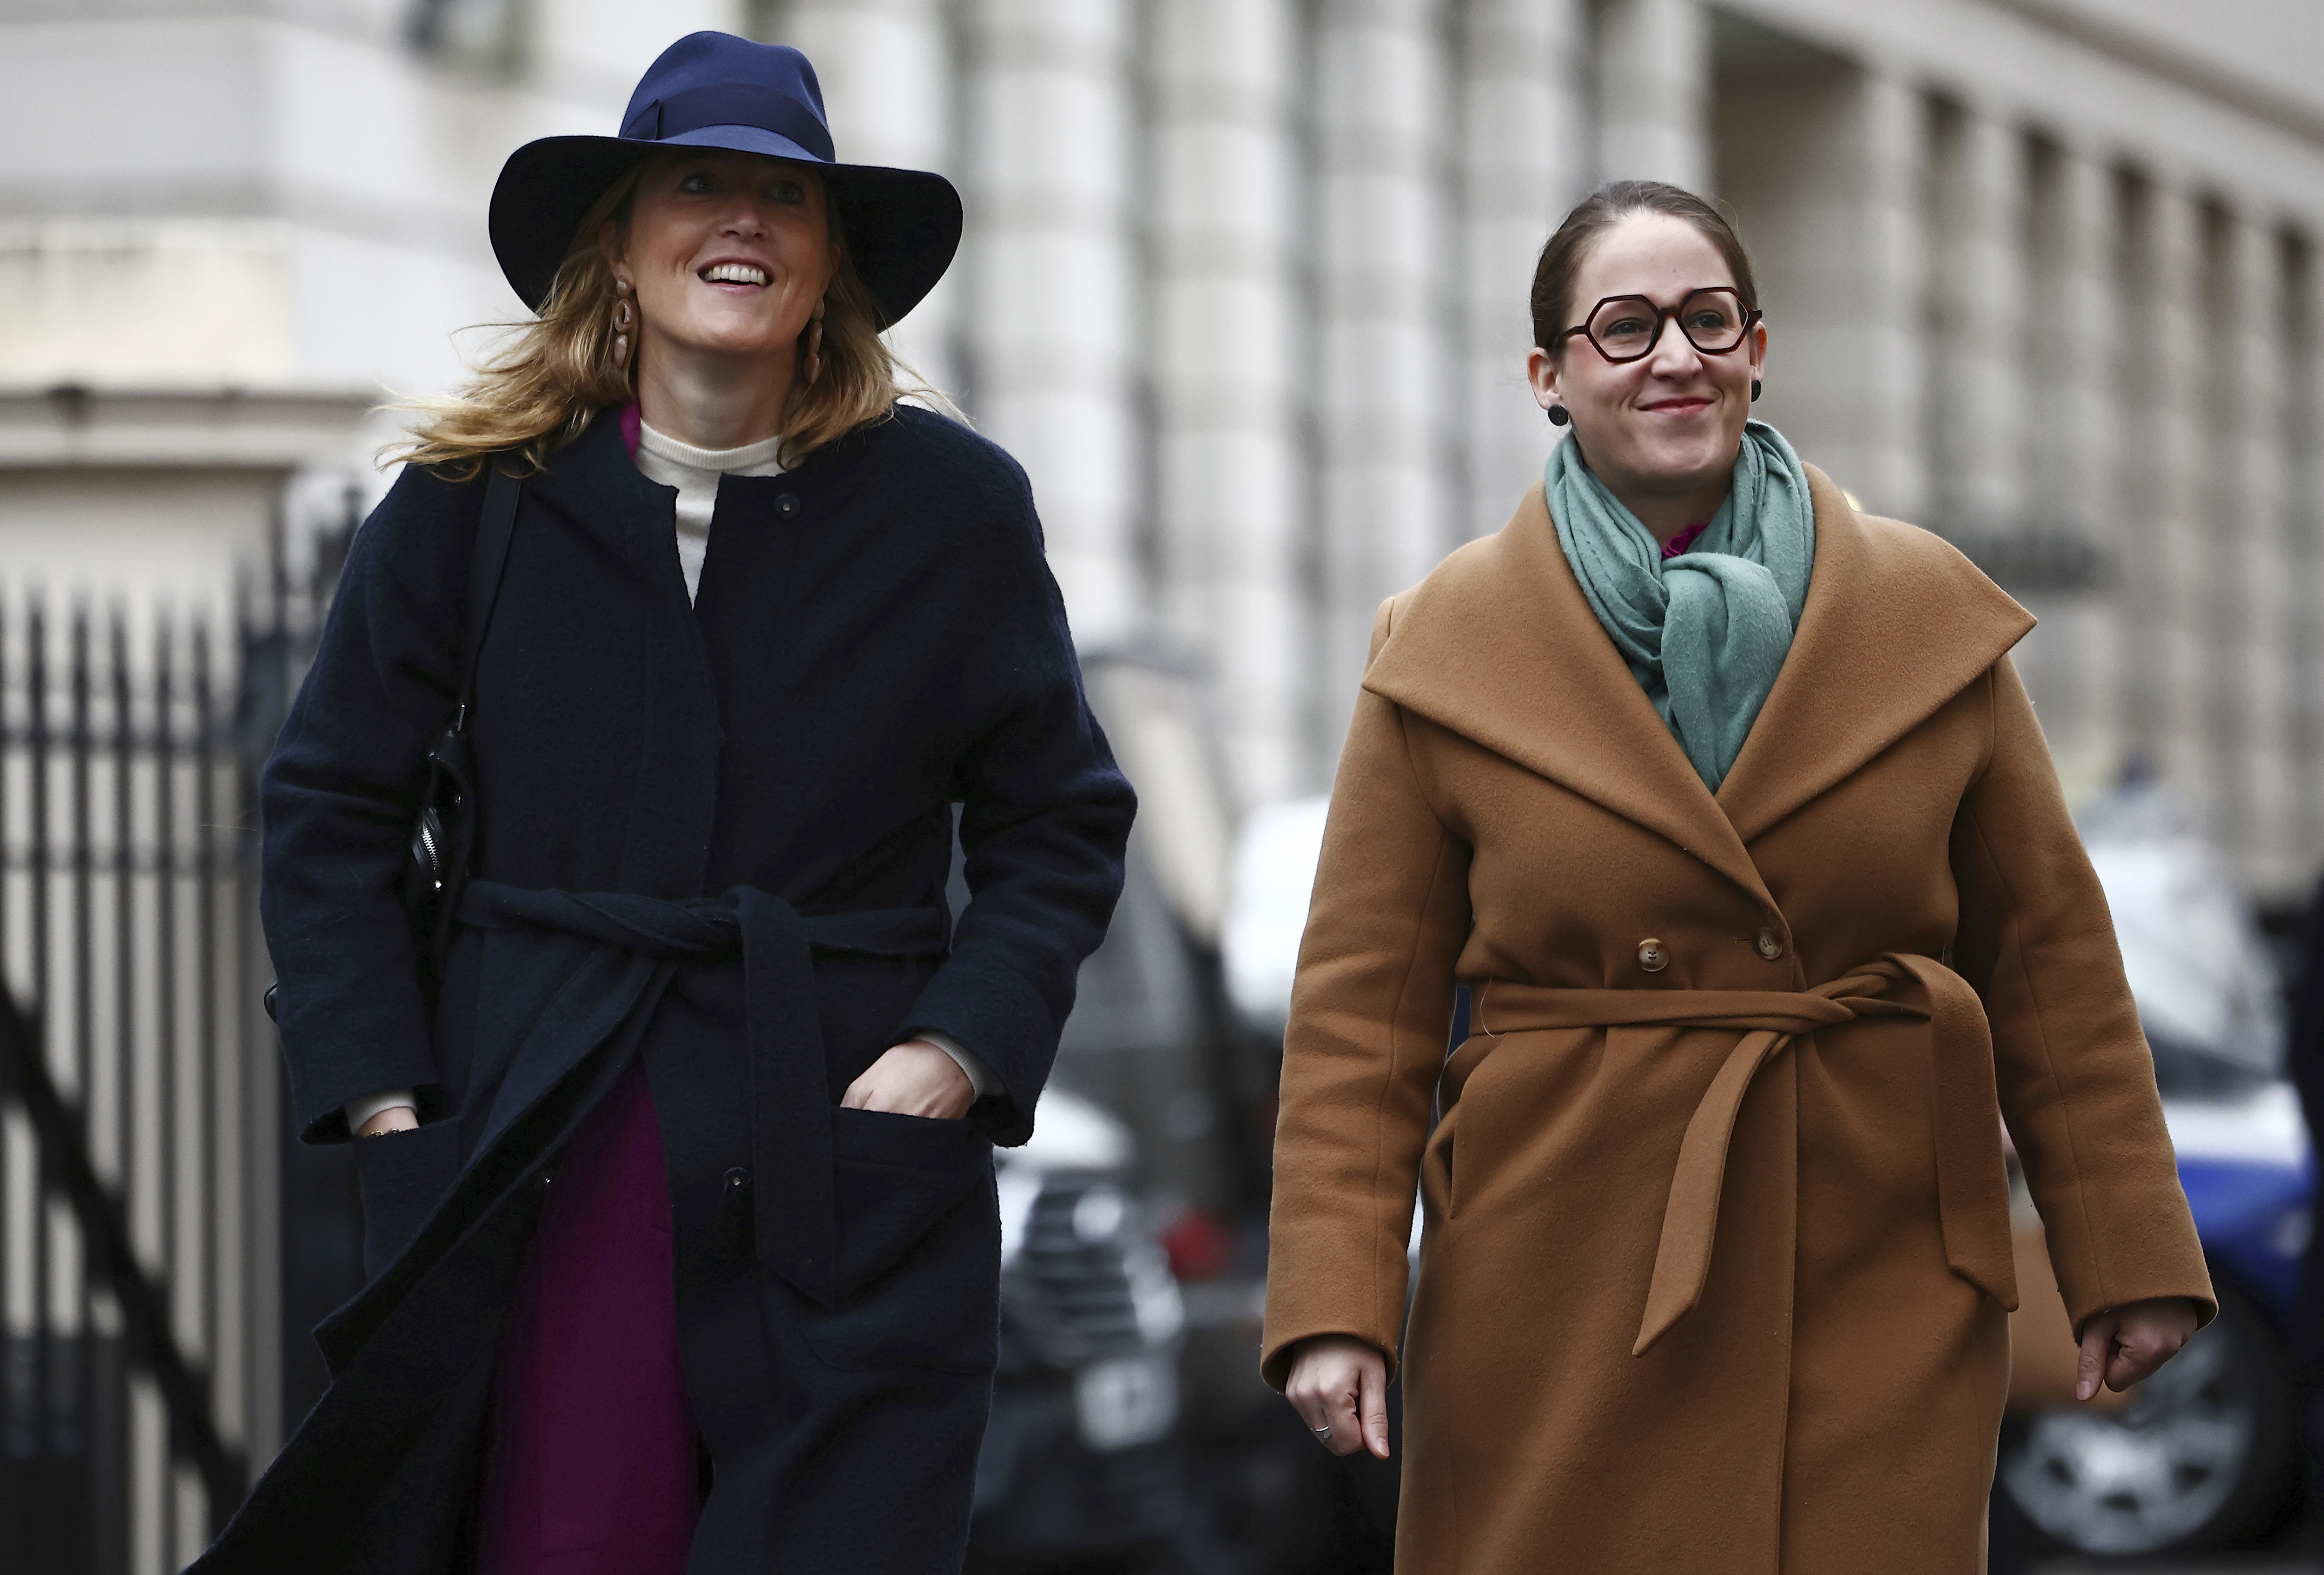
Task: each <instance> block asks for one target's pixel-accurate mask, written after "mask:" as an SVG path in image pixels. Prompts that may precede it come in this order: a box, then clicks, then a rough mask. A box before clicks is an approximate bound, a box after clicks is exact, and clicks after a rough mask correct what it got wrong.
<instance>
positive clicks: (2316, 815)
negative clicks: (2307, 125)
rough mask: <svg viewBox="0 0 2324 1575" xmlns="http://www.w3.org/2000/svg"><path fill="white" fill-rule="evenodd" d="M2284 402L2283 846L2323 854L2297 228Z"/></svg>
mask: <svg viewBox="0 0 2324 1575" xmlns="http://www.w3.org/2000/svg"><path fill="white" fill-rule="evenodd" d="M2286 263H2287V267H2286V270H2285V275H2284V286H2285V289H2284V318H2285V321H2284V341H2285V345H2286V350H2287V357H2286V366H2287V372H2288V375H2287V378H2286V382H2287V387H2286V390H2285V394H2286V397H2285V401H2284V410H2283V417H2284V423H2283V432H2284V476H2285V503H2284V565H2283V594H2284V602H2285V606H2286V608H2287V610H2288V612H2287V616H2286V619H2285V640H2286V643H2287V646H2288V648H2289V649H2288V651H2287V655H2286V658H2285V676H2286V678H2287V680H2288V686H2289V695H2288V696H2287V698H2288V705H2287V720H2286V724H2285V731H2286V735H2287V736H2286V740H2285V742H2286V749H2287V754H2288V760H2287V767H2286V769H2288V770H2289V772H2290V773H2291V778H2292V784H2293V793H2292V827H2291V830H2290V833H2289V834H2288V835H2289V848H2290V852H2291V856H2292V858H2293V859H2295V860H2297V861H2299V863H2300V865H2301V868H2303V869H2307V870H2314V869H2315V868H2316V867H2317V864H2318V862H2319V860H2324V793H2319V792H2318V791H2317V790H2316V787H2315V785H2316V784H2317V783H2319V782H2324V337H2319V325H2324V291H2319V270H2318V267H2317V244H2316V237H2315V236H2314V235H2313V234H2310V235H2302V236H2301V238H2300V241H2299V244H2297V246H2296V247H2295V248H2293V249H2292V252H2291V254H2290V255H2289V256H2288V257H2287V259H2286Z"/></svg>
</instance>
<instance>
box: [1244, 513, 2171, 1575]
mask: <svg viewBox="0 0 2324 1575" xmlns="http://www.w3.org/2000/svg"><path fill="white" fill-rule="evenodd" d="M1809 474H1810V479H1811V483H1812V488H1813V493H1814V498H1815V511H1816V531H1817V540H1816V557H1815V572H1814V576H1813V579H1812V584H1811V585H1810V589H1809V594H1808V600H1807V604H1806V607H1805V610H1804V611H1803V613H1802V615H1801V620H1800V627H1799V631H1798V633H1797V636H1796V638H1795V640H1794V643H1793V646H1792V649H1791V654H1790V657H1789V659H1788V660H1787V661H1786V663H1785V665H1784V670H1783V673H1782V676H1781V677H1779V679H1778V680H1777V682H1776V684H1775V689H1774V690H1773V692H1772V693H1771V694H1770V695H1768V698H1767V702H1766V706H1765V708H1764V709H1763V710H1762V711H1761V713H1760V714H1759V717H1758V720H1757V723H1756V724H1755V726H1754V727H1753V729H1752V731H1751V734H1750V737H1749V739H1748V741H1747V742H1746V743H1745V745H1744V748H1743V751H1742V754H1741V755H1740V757H1739V758H1738V760H1736V762H1735V768H1734V769H1733V770H1732V771H1731V772H1730V773H1729V776H1728V778H1727V780H1726V782H1725V783H1724V785H1723V786H1722V787H1721V788H1720V792H1719V793H1718V795H1717V797H1715V798H1714V797H1713V796H1712V795H1711V793H1709V792H1708V791H1706V790H1705V789H1704V788H1703V785H1702V783H1701V779H1700V778H1697V777H1696V776H1695V774H1694V772H1693V770H1692V769H1691V768H1690V767H1689V766H1688V764H1687V760H1686V757H1685V755H1684V754H1683V752H1681V751H1680V749H1679V746H1678V744H1677V742H1676V741H1674V739H1673V738H1672V736H1671V734H1670V732H1669V730H1668V729H1667V728H1666V727H1665V725H1664V724H1663V723H1662V722H1661V720H1660V719H1659V718H1657V717H1656V715H1655V712H1654V709H1653V707H1652V705H1650V704H1649V703H1648V702H1647V699H1646V695H1645V693H1644V691H1643V690H1642V689H1641V688H1640V687H1639V686H1638V683H1637V680H1636V679H1635V678H1634V677H1631V675H1630V673H1629V671H1628V668H1625V667H1624V665H1623V663H1622V661H1621V659H1620V658H1619V657H1618V655H1617V653H1616V651H1615V649H1614V647H1613V644H1612V643H1611V641H1610V640H1609V639H1608V638H1607V636H1606V634H1605V632H1604V631H1603V630H1602V629H1601V628H1600V625H1599V623H1598V621H1597V619H1596V618H1595V616H1594V615H1593V614H1592V613H1591V609H1590V606H1589V604H1588V603H1587V602H1586V601H1584V599H1583V597H1582V590H1581V587H1580V585H1578V584H1577V583H1576V581H1575V580H1574V577H1573V575H1572V571H1571V570H1570V569H1569V568H1568V567H1567V566H1566V562H1565V557H1564V554H1563V551H1562V550H1561V549H1560V548H1559V546H1558V541H1557V536H1556V531H1555V529H1554V526H1553V525H1552V524H1551V521H1550V518H1549V515H1548V513H1547V512H1546V511H1545V507H1544V503H1543V500H1542V493H1541V492H1540V490H1539V489H1538V488H1536V489H1535V491H1534V492H1533V493H1531V494H1529V495H1528V496H1527V497H1526V501H1525V502H1524V503H1523V505H1522V506H1521V507H1520V508H1519V509H1518V511H1517V516H1516V518H1515V519H1513V520H1511V521H1510V523H1509V525H1508V527H1507V529H1505V530H1502V531H1501V533H1500V534H1499V536H1496V537H1491V538H1489V539H1485V540H1482V541H1478V542H1475V543H1472V544H1471V545H1470V546H1468V547H1466V548H1462V549H1461V550H1460V551H1459V552H1456V553H1455V554H1453V555H1452V557H1450V558H1448V559H1447V560H1446V561H1445V562H1444V564H1443V566H1441V567H1439V568H1438V569H1437V570H1436V572H1435V573H1434V574H1433V575H1431V576H1429V577H1428V578H1427V579H1426V580H1425V581H1424V582H1423V583H1422V584H1421V585H1418V586H1416V587H1415V588H1414V589H1413V590H1410V591H1407V592H1406V593H1405V594H1402V595H1400V596H1397V598H1395V599H1394V600H1393V601H1391V602H1390V603H1388V604H1387V605H1386V606H1384V607H1382V608H1381V610H1380V617H1379V625H1378V629H1377V631H1376V634H1375V641H1374V647H1373V657H1372V660H1371V663H1370V666H1369V669H1368V670H1367V672H1366V674H1365V677H1364V685H1363V691H1362V693H1361V695H1360V697H1359V699H1358V702H1357V709H1356V714H1355V719H1354V722H1353V724H1352V726H1351V730H1350V732H1349V736H1348V741H1347V747H1346V751H1345V753H1344V755H1343V756H1342V760H1341V763H1340V773H1339V779H1338V783H1337V786H1336V787H1335V788H1334V789H1333V800H1332V809H1331V817H1330V823H1329V829H1328V830H1327V831H1326V833H1325V835H1324V843H1323V863H1322V867H1321V870H1320V871H1319V873H1318V875H1317V879H1316V884H1315V897H1314V908H1313V910H1312V912H1311V914H1310V916H1309V919H1308V925H1307V933H1306V938H1305V943H1304V945H1303V947H1302V951H1301V956H1300V968H1299V976H1298V983H1297V987H1296V992H1295V995H1294V999H1293V1004H1292V1013H1291V1025H1290V1030H1289V1034H1288V1036H1287V1038H1286V1045H1285V1059H1284V1071H1283V1104H1282V1118H1281V1123H1280V1125H1279V1127H1278V1128H1277V1145H1276V1192H1275V1207H1274V1220H1273V1258H1272V1265H1271V1268H1270V1271H1269V1275H1268V1305H1267V1333H1266V1349H1265V1364H1266V1371H1267V1373H1268V1377H1269V1379H1270V1380H1271V1381H1273V1382H1274V1383H1276V1384H1277V1385H1278V1386H1280V1385H1281V1383H1282V1382H1283V1380H1284V1377H1285V1376H1286V1369H1287V1367H1288V1355H1287V1351H1286V1348H1287V1347H1288V1346H1289V1345H1290V1344H1291V1342H1293V1341H1295V1340H1299V1339H1300V1338H1302V1337H1303V1336H1306V1335H1311V1334H1321V1333H1326V1332H1343V1333H1348V1334H1353V1335H1356V1336H1359V1337H1360V1338H1362V1339H1363V1340H1368V1341H1370V1342H1371V1343H1372V1344H1374V1345H1377V1346H1379V1348H1381V1349H1383V1350H1386V1351H1388V1352H1389V1353H1390V1354H1391V1358H1392V1359H1393V1357H1394V1356H1395V1354H1396V1353H1397V1349H1398V1346H1399V1337H1403V1339H1402V1346H1403V1365H1402V1373H1403V1381H1404V1386H1405V1412H1404V1418H1405V1420H1404V1433H1403V1439H1402V1448H1403V1453H1404V1499H1403V1510H1402V1515H1401V1520H1400V1524H1399V1526H1398V1531H1397V1569H1398V1570H1399V1571H1403V1572H1405V1575H1437V1572H1443V1575H1452V1572H1454V1571H1458V1572H1459V1575H1519V1572H1520V1571H1522V1572H1525V1575H1536V1572H1538V1571H1541V1570H1575V1571H1601V1570H1602V1571H1620V1572H1621V1575H1660V1572H1668V1575H1703V1572H1704V1571H1711V1570H1716V1571H1719V1572H1720V1575H1775V1572H1778V1571H1780V1572H1782V1575H1864V1572H1865V1571H1867V1570H1880V1571H1882V1572H1883V1575H1970V1572H1972V1571H1975V1570H1979V1569H1980V1568H1982V1564H1983V1557H1984V1551H1983V1544H1984V1527H1985V1501H1986V1494H1987V1487H1988V1484H1989V1483H1990V1481H1991V1479H1992V1474H1993V1461H1994V1449H1995V1436H1996V1433H1997V1429H1998V1426H1999V1423H2000V1420H2001V1410H2002V1402H2003V1398H2004V1395H2005V1394H2006V1388H2007V1384H2008V1374H2009V1345H2008V1328H2007V1316H2006V1309H2007V1308H2008V1307H2010V1306H2011V1305H2013V1304H2014V1303H2015V1299H2016V1298H2015V1281H2014V1270H2013V1266H2012V1261H2011V1242H2010V1230H2009V1213H2008V1200H2007V1190H2006V1181H2005V1173H2004V1169H2003V1157H2002V1146H2001V1118H2003V1117H2005V1116H2006V1119H2007V1121H2008V1124H2009V1129H2010V1131H2011V1133H2012V1134H2013V1135H2014V1136H2015V1139H2016V1142H2017V1146H2018V1149H2019V1152H2020V1153H2021V1154H2022V1156H2024V1164H2025V1170H2026V1176H2027V1180H2028V1182H2029V1183H2030V1184H2031V1186H2032V1189H2033V1198H2034V1200H2035V1202H2036V1203H2037V1204H2038V1205H2039V1207H2040V1209H2041V1211H2042V1214H2043V1219H2044V1220H2046V1221H2047V1222H2048V1226H2049V1239H2050V1245H2051V1252H2052V1257H2053V1259H2054V1261H2055V1264H2056V1267H2057V1271H2058V1279H2059V1284H2060V1285H2061V1287H2062V1289H2063V1291H2064V1293H2065V1298H2066V1302H2067V1305H2068V1307H2069V1308H2070V1311H2071V1313H2072V1314H2073V1317H2074V1321H2075V1324H2076V1326H2077V1327H2078V1328H2079V1327H2080V1323H2081V1322H2082V1321H2083V1320H2085V1319H2086V1318H2088V1317H2089V1315H2090V1314H2091V1313H2096V1312H2098V1311H2099V1310H2100V1309H2102V1308H2106V1307H2109V1306H2114V1305H2116V1304H2119V1303H2125V1302H2130V1301H2135V1300H2138V1299H2140V1298H2144V1297H2149V1296H2188V1297H2192V1298H2195V1299H2196V1300H2197V1301H2198V1302H2199V1303H2201V1305H2202V1307H2203V1309H2204V1316H2205V1317H2207V1318H2208V1317H2209V1313H2210V1309H2211V1306H2212V1303H2211V1288H2210V1283H2209V1278H2208V1277H2207V1276H2206V1275H2205V1272H2204V1267H2203V1257H2202V1251H2201V1248H2200V1247H2199V1245H2198V1243H2197V1241H2196V1239H2195V1232H2194V1228H2193V1225H2192V1223H2191V1221H2190V1219H2189V1217H2188V1213H2187V1206H2186V1201H2185V1198H2184V1197H2183V1196H2182V1194H2181V1192H2180V1190H2179V1184H2178V1177H2177V1174H2176V1171H2175V1169H2174V1167H2173V1165H2172V1154H2171V1147H2170V1142H2169V1139H2168V1138H2167V1136H2166V1134H2165V1133H2164V1130H2163V1116H2162V1109H2161V1105H2160V1102H2159V1101H2158V1100H2157V1098H2156V1095H2155V1090H2154V1076H2153V1064H2152V1061H2151V1059H2150V1056H2149V1055H2148V1052H2147V1048H2146V1045H2145V1041H2144V1038H2143V1037H2142V1036H2141V1035H2140V1031H2139V1026H2138V1018H2137V1016H2136V1014H2135V1011H2134V1009H2133V1008H2132V1004H2131V999H2130V992H2129V989H2128V987H2127V985H2126V983H2125V981H2124V978H2123V972H2122V964H2121V961H2120V958H2119V956H2118V955H2117V953H2116V945H2115V940H2114V932H2113V929H2112V926H2111V924H2110V922H2109V920H2108V918H2107V909H2106V903H2105V898H2104V897H2103V895H2102V894H2101V892H2100V890H2099V888H2098V880H2097V879H2096V877H2095V876H2094V875H2093V874H2092V872H2091V870H2090V865H2089V860H2088V859H2087V858H2086V857H2085V856H2084V854H2083V852H2082V848H2081V844H2080V841H2079V840H2078V839H2077V838H2076V836H2075V834H2074V829H2073V826H2072V824H2071V823H2070V820H2069V819H2068V817H2067V813H2066V807H2065V804H2064V801H2063V799H2062V798H2061V795H2060V792H2059V788H2058V783H2057V778H2056V775H2055V773H2054V771H2053V770H2052V766H2051V763H2050V758H2049V755H2048V752H2047V750H2046V748H2045V746H2044V745H2043V741H2042V734H2041V732H2040V730H2039V728H2038V727H2037V726H2036V725H2035V723H2034V720H2033V708H2032V706H2031V705H2029V704H2028V702H2027V700H2026V696H2025V692H2024V688H2023V687H2022V686H2021V685H2020V684H2019V682H2018V679H2017V677H2016V674H2015V670H2014V669H2013V668H2012V667H2011V665H2010V662H2009V659H2008V655H2007V653H2008V651H2009V649H2010V648H2011V647H2012V646H2013V645H2015V643H2016V642H2017V640H2019V639H2020V638H2021V637H2022V636H2023V635H2024V633H2025V632H2026V631H2027V630H2028V629H2029V628H2030V627H2031V626H2032V623H2033V620H2032V619H2031V618H2030V617H2029V616H2028V615H2027V614H2026V613H2025V612H2024V610H2023V609H2022V608H2020V607H2019V606H2017V604H2016V603H2014V602H2012V601H2011V600H2010V599H2009V598H2008V597H2007V596H2006V595H2004V594H2002V593H2001V592H2000V591H1999V590H1998V589H1997V588H1996V587H1995V586H1994V585H1992V584H1991V583H1990V582H1989V581H1987V579H1986V578H1985V577H1984V576H1982V575H1980V574H1979V573H1978V571H1977V570H1976V569H1975V568H1974V567H1972V566H1970V565H1969V562H1968V560H1966V559H1965V558H1963V557H1960V554H1958V553H1957V552H1955V551H1954V550H1953V549H1952V548H1950V547H1949V546H1947V545H1946V544H1945V543H1944V542H1943V541H1941V540H1940V539H1938V538H1936V537H1934V536H1932V535H1929V534H1927V533H1926V532H1923V531H1921V530H1914V529H1913V528H1912V527H1910V526H1906V525H1900V524H1897V523H1895V522H1894V521H1892V520H1878V519H1867V518H1863V517H1860V516H1858V514H1857V513H1856V512H1855V511H1853V510H1852V509H1851V508H1849V505H1848V502H1847V501H1846V500H1845V499H1844V498H1843V497H1842V496H1841V495H1840V492H1839V490H1838V489H1837V488H1835V487H1834V486H1833V485H1832V484H1831V482H1830V481H1829V480H1827V479H1826V478H1825V477H1824V476H1823V475H1822V474H1821V473H1820V472H1815V471H1811V472H1810V473H1809ZM1456 980H1457V981H1465V982H1467V983H1468V984H1469V985H1470V986H1471V995H1472V999H1473V1002H1474V1006H1473V1011H1472V1021H1471V1026H1472V1028H1473V1029H1474V1030H1475V1032H1474V1035H1473V1036H1472V1037H1471V1038H1470V1039H1469V1040H1468V1041H1467V1042H1466V1043H1464V1044H1462V1045H1459V1046H1458V1047H1457V1048H1456V1049H1455V1050H1454V1051H1453V1053H1452V1056H1451V1058H1450V1059H1449V1060H1447V1058H1446V1056H1445V1053H1444V1046H1445V1036H1446V1030H1447V1027H1448V1024H1449V1020H1450V1018H1451V1012H1452V990H1453V984H1454V981H1456ZM1432 1118H1434V1119H1435V1125H1434V1131H1433V1133H1432V1131H1431V1121H1432ZM1416 1184H1417V1186H1418V1189H1419V1193H1420V1196H1421V1199H1422V1202H1423V1205H1424V1211H1425V1235H1424V1238H1423V1245H1422V1248H1421V1254H1420V1276H1419V1283H1418V1288H1417V1293H1416V1296H1415V1298H1414V1301H1413V1303H1412V1306H1411V1322H1410V1328H1409V1331H1408V1334H1407V1333H1406V1238H1407V1235H1408V1232H1409V1230H1410V1228H1411V1225H1412V1220H1413V1197H1414V1191H1415V1187H1416Z"/></svg>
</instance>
